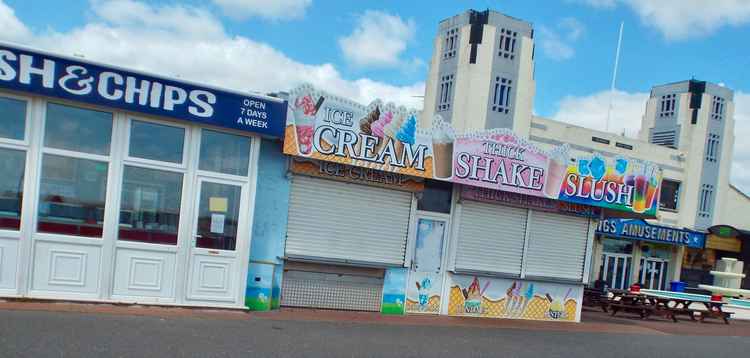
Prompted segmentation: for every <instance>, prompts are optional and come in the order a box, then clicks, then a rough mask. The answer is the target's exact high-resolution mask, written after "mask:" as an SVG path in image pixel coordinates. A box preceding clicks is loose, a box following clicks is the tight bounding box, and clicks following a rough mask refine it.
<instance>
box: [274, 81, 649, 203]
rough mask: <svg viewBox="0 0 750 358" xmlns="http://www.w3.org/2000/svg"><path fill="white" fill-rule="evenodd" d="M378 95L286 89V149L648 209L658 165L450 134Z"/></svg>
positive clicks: (495, 133) (506, 135) (501, 137)
mask: <svg viewBox="0 0 750 358" xmlns="http://www.w3.org/2000/svg"><path fill="white" fill-rule="evenodd" d="M417 122H418V114H417V113H416V112H414V111H409V110H407V109H406V108H404V107H397V106H395V105H393V104H391V103H388V104H385V103H383V102H382V101H379V100H376V101H374V102H372V103H371V104H370V105H369V106H366V107H365V106H363V105H360V104H358V103H355V102H353V101H350V100H347V99H343V98H339V97H336V96H332V95H330V94H327V93H325V92H323V91H320V90H317V89H315V88H313V87H311V86H301V87H299V88H296V89H295V90H294V91H292V92H291V95H290V100H289V111H288V113H287V123H286V132H285V139H284V153H286V154H289V155H294V156H299V157H305V158H310V159H317V160H322V161H328V162H336V163H341V164H347V165H353V166H357V167H364V168H370V169H376V170H382V171H386V172H392V173H398V174H403V175H411V176H415V177H421V178H429V179H436V180H443V181H449V182H453V183H459V184H464V185H469V186H476V187H482V188H487V189H494V190H499V191H506V192H513V193H519V194H524V195H531V196H537V197H545V198H549V199H555V200H563V201H567V202H574V203H578V204H585V205H592V206H599V207H606V208H610V209H615V210H621V211H628V212H636V213H642V214H644V215H650V216H654V215H656V210H657V207H658V197H659V195H658V192H659V187H660V185H661V170H660V169H659V168H658V167H657V166H655V165H653V164H651V163H647V162H642V161H635V160H631V159H627V158H605V157H603V156H601V155H596V154H594V155H591V156H587V157H580V158H572V157H571V156H570V154H569V152H568V147H567V146H565V145H563V146H559V147H556V148H554V149H552V150H551V151H545V150H542V149H540V148H538V147H537V146H536V145H534V144H533V143H529V142H528V141H526V140H524V139H522V138H519V137H518V136H516V135H515V134H514V133H513V132H512V131H510V130H507V129H493V130H485V131H477V132H471V133H455V131H454V130H453V128H452V127H451V125H450V124H449V123H447V122H445V121H444V120H443V119H442V118H441V117H440V116H436V117H435V118H433V120H432V126H431V128H429V129H423V128H417Z"/></svg>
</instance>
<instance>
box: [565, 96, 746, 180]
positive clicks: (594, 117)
mask: <svg viewBox="0 0 750 358" xmlns="http://www.w3.org/2000/svg"><path fill="white" fill-rule="evenodd" d="M648 97H649V94H648V93H640V92H637V93H628V92H623V91H615V95H614V97H613V98H614V100H613V106H612V119H611V121H610V128H609V130H610V132H613V133H617V134H622V133H623V131H624V132H625V134H626V135H627V136H629V137H631V138H634V137H637V134H638V131H639V130H640V127H641V118H642V116H643V113H644V112H645V110H646V101H647V100H648ZM734 100H735V112H734V119H735V129H734V134H735V142H734V158H733V161H732V171H731V172H732V176H731V182H732V183H733V184H734V185H736V186H737V187H739V188H740V189H742V190H743V191H744V192H745V193H750V141H748V140H746V138H750V93H744V92H740V91H737V92H735V97H734ZM608 108H609V91H601V92H597V93H594V94H591V95H588V96H581V97H576V96H567V97H565V98H563V99H562V100H561V101H560V102H559V108H558V111H557V112H556V113H555V114H554V115H553V116H552V119H554V120H556V121H562V122H566V123H570V124H574V125H577V126H581V127H586V128H591V129H596V130H601V131H603V130H605V127H606V120H607V109H608Z"/></svg>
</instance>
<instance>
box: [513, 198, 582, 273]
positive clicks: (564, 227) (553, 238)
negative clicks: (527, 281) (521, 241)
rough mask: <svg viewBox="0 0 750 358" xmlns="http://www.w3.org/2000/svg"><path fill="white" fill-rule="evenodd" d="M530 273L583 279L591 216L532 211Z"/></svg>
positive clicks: (528, 266)
mask: <svg viewBox="0 0 750 358" xmlns="http://www.w3.org/2000/svg"><path fill="white" fill-rule="evenodd" d="M529 230H530V232H529V245H528V252H527V253H526V276H530V277H546V278H557V279H564V280H574V281H581V280H582V279H583V267H584V261H585V259H586V243H587V241H588V236H589V219H587V218H581V217H576V216H570V215H560V214H553V213H547V212H541V211H532V212H531V227H530V228H529Z"/></svg>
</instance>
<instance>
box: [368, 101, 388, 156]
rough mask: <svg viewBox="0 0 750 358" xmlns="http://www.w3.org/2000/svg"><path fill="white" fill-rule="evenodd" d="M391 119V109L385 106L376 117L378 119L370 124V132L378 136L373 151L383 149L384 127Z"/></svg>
mask: <svg viewBox="0 0 750 358" xmlns="http://www.w3.org/2000/svg"><path fill="white" fill-rule="evenodd" d="M392 121H393V109H392V108H387V107H386V108H385V109H384V110H383V111H381V112H380V117H379V118H378V120H377V121H375V122H373V123H372V124H370V132H371V133H372V135H373V136H374V137H378V143H377V145H376V146H375V150H374V152H375V153H380V151H381V150H382V149H383V146H385V140H384V136H385V133H384V129H385V127H386V126H387V125H389V124H390V123H391V122H392Z"/></svg>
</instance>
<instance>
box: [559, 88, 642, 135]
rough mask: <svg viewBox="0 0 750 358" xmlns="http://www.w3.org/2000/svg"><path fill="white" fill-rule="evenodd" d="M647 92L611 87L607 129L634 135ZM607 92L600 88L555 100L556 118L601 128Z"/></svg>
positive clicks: (607, 101)
mask: <svg viewBox="0 0 750 358" xmlns="http://www.w3.org/2000/svg"><path fill="white" fill-rule="evenodd" d="M648 96H649V94H648V93H641V92H636V93H628V92H623V91H615V92H614V96H613V97H612V118H611V120H610V122H609V131H610V132H613V133H618V134H622V133H623V131H624V132H625V134H626V135H627V136H629V137H636V136H637V134H638V130H639V129H640V127H641V117H642V116H643V113H644V112H645V111H646V101H647V100H648ZM609 102H610V92H609V91H601V92H597V93H594V94H591V95H588V96H583V97H576V96H566V97H564V98H563V99H562V100H561V101H560V102H559V108H558V110H557V113H555V114H554V115H553V116H552V119H554V120H556V121H562V122H567V123H570V124H575V125H577V126H581V127H586V128H591V129H596V130H600V131H603V130H605V129H606V126H607V110H608V109H609Z"/></svg>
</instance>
